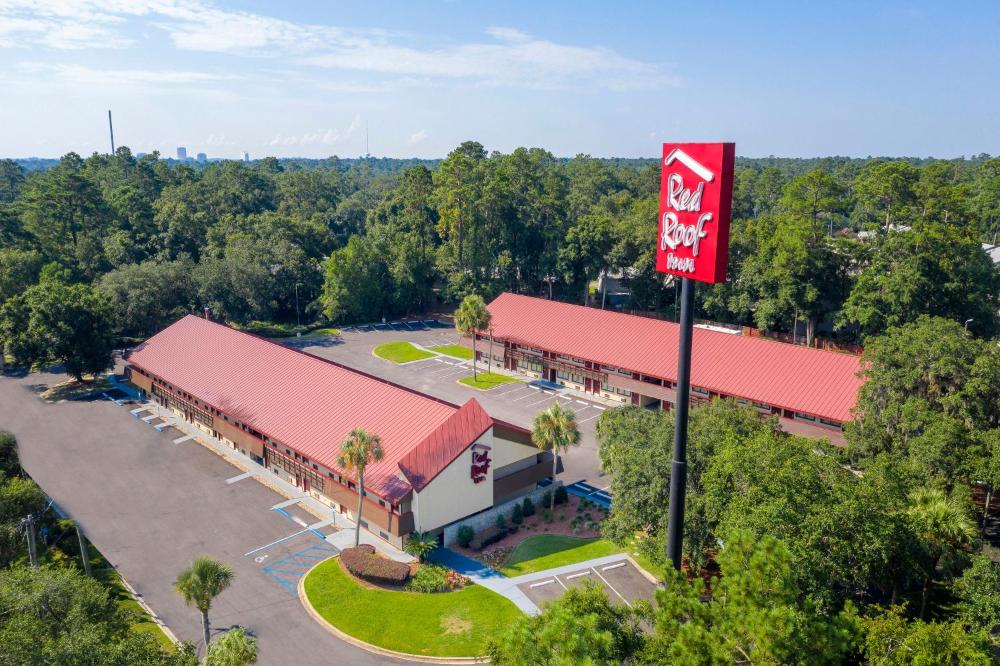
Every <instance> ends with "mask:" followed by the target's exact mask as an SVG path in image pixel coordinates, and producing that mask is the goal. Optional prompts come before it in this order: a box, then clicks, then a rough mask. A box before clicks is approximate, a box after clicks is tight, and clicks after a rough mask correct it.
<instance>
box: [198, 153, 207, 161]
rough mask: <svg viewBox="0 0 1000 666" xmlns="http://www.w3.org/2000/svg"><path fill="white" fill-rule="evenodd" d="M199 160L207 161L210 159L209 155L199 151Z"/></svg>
mask: <svg viewBox="0 0 1000 666" xmlns="http://www.w3.org/2000/svg"><path fill="white" fill-rule="evenodd" d="M198 161H199V162H207V161H208V155H206V154H205V153H198Z"/></svg>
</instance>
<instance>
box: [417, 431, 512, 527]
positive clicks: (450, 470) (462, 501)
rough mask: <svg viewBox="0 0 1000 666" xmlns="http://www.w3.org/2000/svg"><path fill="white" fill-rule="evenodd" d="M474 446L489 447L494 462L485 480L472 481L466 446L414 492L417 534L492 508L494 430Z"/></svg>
mask: <svg viewBox="0 0 1000 666" xmlns="http://www.w3.org/2000/svg"><path fill="white" fill-rule="evenodd" d="M502 441H504V440H502ZM475 443H476V444H485V445H486V446H488V447H490V459H491V460H492V461H493V462H491V463H490V468H489V470H488V471H487V473H486V478H485V479H483V480H482V481H480V482H479V483H475V482H474V481H473V480H472V477H471V476H470V472H471V469H472V453H471V451H470V449H471V448H472V446H469V447H468V448H466V449H465V450H464V451H462V453H460V454H459V455H458V457H457V458H455V460H453V461H452V463H451V464H450V465H448V466H447V467H445V468H444V470H443V471H442V472H441V473H440V474H438V475H437V476H436V477H434V479H433V480H432V481H431V482H430V483H429V484H427V486H426V487H424V489H423V490H421V491H420V492H416V491H414V492H413V519H414V524H415V528H416V530H417V531H418V532H426V531H428V530H433V529H436V528H438V527H441V526H442V525H447V524H448V523H450V522H453V521H456V520H458V519H459V518H463V517H465V516H468V515H469V514H470V513H476V512H477V511H482V510H483V509H487V508H489V507H491V506H493V468H494V467H495V466H496V464H497V463H496V455H497V452H496V447H494V443H493V429H492V428H490V429H489V430H487V431H486V432H485V433H484V434H483V436H482V437H480V438H479V439H477V440H476V442H475Z"/></svg>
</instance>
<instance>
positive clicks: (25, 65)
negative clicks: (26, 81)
mask: <svg viewBox="0 0 1000 666" xmlns="http://www.w3.org/2000/svg"><path fill="white" fill-rule="evenodd" d="M17 70H18V71H19V72H22V73H25V74H38V73H48V74H51V75H52V76H54V77H55V78H57V79H61V80H63V81H67V82H72V83H77V84H80V85H83V86H101V85H123V84H124V85H127V84H168V85H170V84H174V85H180V84H191V83H204V82H213V81H234V80H237V79H239V78H241V77H239V76H235V75H232V74H212V73H208V72H195V71H184V70H163V69H161V70H150V69H93V68H91V67H84V66H83V65H69V64H48V63H40V62H21V63H18V65H17Z"/></svg>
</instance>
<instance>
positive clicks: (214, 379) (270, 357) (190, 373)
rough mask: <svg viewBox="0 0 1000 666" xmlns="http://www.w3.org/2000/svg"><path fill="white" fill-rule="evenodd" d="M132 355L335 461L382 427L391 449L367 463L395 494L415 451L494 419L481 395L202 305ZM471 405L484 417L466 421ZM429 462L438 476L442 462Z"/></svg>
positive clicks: (228, 410) (394, 496) (451, 442)
mask: <svg viewBox="0 0 1000 666" xmlns="http://www.w3.org/2000/svg"><path fill="white" fill-rule="evenodd" d="M128 362H129V363H130V364H134V365H136V366H138V367H140V368H142V369H144V370H146V371H147V372H149V373H151V374H153V375H156V376H158V377H160V378H162V379H163V380H164V381H166V382H168V383H170V384H172V385H173V386H175V387H177V388H178V389H181V390H183V391H185V392H187V393H190V394H191V395H193V396H195V397H196V398H198V399H199V400H201V401H202V402H205V403H207V404H209V405H211V406H213V407H215V408H216V409H219V410H220V411H222V412H223V413H225V414H227V415H228V416H230V417H231V418H235V419H237V420H239V421H240V422H241V423H243V424H245V425H247V426H249V427H251V428H253V429H254V430H257V431H259V432H261V433H263V434H264V435H266V436H268V437H270V438H271V439H272V440H275V441H276V442H278V443H281V444H284V445H285V446H288V447H290V448H293V449H295V450H296V451H298V452H299V453H300V454H302V455H303V456H306V457H307V458H309V459H310V460H311V461H314V462H317V463H319V464H322V465H323V466H325V467H327V468H329V469H332V470H336V471H342V470H340V468H339V467H338V466H337V458H338V456H339V455H340V443H341V442H342V441H343V440H344V439H345V438H346V437H347V435H348V433H349V432H350V431H351V430H353V429H354V428H364V429H365V430H367V431H368V432H371V433H375V434H377V435H379V437H380V438H381V440H382V449H383V450H384V452H385V456H384V458H383V459H382V460H381V461H379V462H376V463H372V464H371V465H370V466H369V467H368V469H367V470H366V472H365V488H366V490H368V491H369V492H372V493H374V494H375V495H378V496H381V497H384V498H386V499H389V500H392V501H396V500H398V499H401V498H402V497H405V495H406V494H407V493H408V492H409V491H410V484H409V483H408V482H407V481H406V480H404V479H402V478H400V475H399V462H400V461H401V460H403V459H404V458H406V457H407V456H408V454H410V453H411V452H413V451H415V450H417V449H419V450H420V451H421V454H420V455H421V456H423V458H424V459H426V460H434V459H443V458H446V457H447V455H448V453H447V452H445V453H440V452H435V447H437V446H443V447H447V451H448V452H450V451H451V450H452V448H451V447H454V446H458V445H459V444H461V443H462V442H461V440H462V438H463V437H465V436H466V435H468V439H466V440H465V445H468V444H471V443H472V442H473V441H474V440H475V439H476V438H477V437H479V435H481V434H482V433H483V432H484V431H485V428H484V429H483V430H480V431H479V432H473V431H474V430H475V429H476V427H478V425H481V424H482V423H486V422H488V424H489V425H492V420H490V418H489V416H488V415H485V412H483V410H482V408H481V407H480V406H479V404H478V403H477V402H476V401H475V400H469V402H468V403H466V405H465V407H463V408H462V409H458V407H457V406H455V405H452V404H450V403H447V402H444V401H442V400H437V399H435V398H432V397H430V396H426V395H424V394H421V393H418V392H416V391H412V390H409V389H406V388H403V387H401V386H397V385H395V384H391V383H389V382H386V381H383V380H380V379H377V378H375V377H372V376H369V375H366V374H364V373H361V372H358V371H355V370H351V369H350V368H346V367H343V366H340V365H338V364H336V363H332V362H330V361H326V360H324V359H320V358H317V357H315V356H312V355H311V354H306V353H304V352H300V351H296V350H293V349H289V348H287V347H284V346H282V345H279V344H277V343H274V342H271V341H269V340H265V339H263V338H258V337H256V336H253V335H249V334H246V333H242V332H240V331H236V330H234V329H231V328H229V327H227V326H223V325H222V324H217V323H214V322H210V321H207V320H205V319H201V318H199V317H195V316H193V315H188V316H186V317H184V318H183V319H181V320H179V321H177V322H176V323H174V324H173V325H171V326H169V327H167V328H166V329H164V330H163V331H161V332H159V333H157V334H156V335H154V336H153V337H152V338H150V339H149V340H147V341H146V342H144V343H143V344H142V345H140V346H139V347H137V348H135V350H133V351H132V353H131V354H130V355H129V357H128ZM468 415H474V416H475V418H472V419H469V420H468V423H467V424H466V423H465V421H464V420H463V419H466V416H468ZM483 416H485V421H484V418H483ZM456 419H457V420H456ZM486 427H489V426H488V425H487V426H486ZM455 455H457V453H456V454H455ZM452 459H454V455H453V456H452ZM420 469H421V470H422V474H424V475H429V476H430V477H431V478H433V476H434V475H436V474H437V472H438V471H440V470H437V471H434V470H433V465H423V466H421V467H420Z"/></svg>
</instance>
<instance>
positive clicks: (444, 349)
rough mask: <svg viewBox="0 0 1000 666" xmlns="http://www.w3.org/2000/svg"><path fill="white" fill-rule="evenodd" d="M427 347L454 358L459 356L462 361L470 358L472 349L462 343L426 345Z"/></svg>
mask: <svg viewBox="0 0 1000 666" xmlns="http://www.w3.org/2000/svg"><path fill="white" fill-rule="evenodd" d="M428 349H433V350H434V351H436V352H437V353H438V354H446V355H447V356H454V357H455V358H460V359H462V360H464V361H471V360H472V350H471V349H469V348H468V347H463V346H462V345H441V346H440V347H428Z"/></svg>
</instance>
